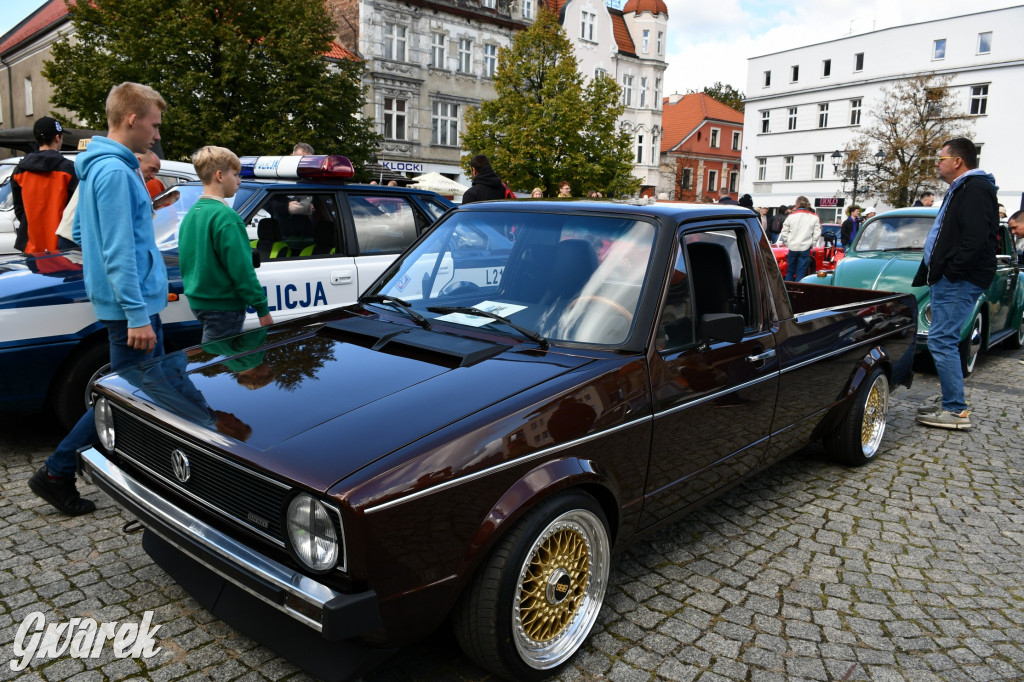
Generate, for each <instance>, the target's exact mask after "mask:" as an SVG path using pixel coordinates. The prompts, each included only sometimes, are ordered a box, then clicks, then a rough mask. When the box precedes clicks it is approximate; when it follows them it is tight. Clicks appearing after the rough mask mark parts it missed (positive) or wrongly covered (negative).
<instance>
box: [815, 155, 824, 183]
mask: <svg viewBox="0 0 1024 682" xmlns="http://www.w3.org/2000/svg"><path fill="white" fill-rule="evenodd" d="M824 177H825V155H824V154H815V155H814V179H815V180H821V179H822V178H824Z"/></svg>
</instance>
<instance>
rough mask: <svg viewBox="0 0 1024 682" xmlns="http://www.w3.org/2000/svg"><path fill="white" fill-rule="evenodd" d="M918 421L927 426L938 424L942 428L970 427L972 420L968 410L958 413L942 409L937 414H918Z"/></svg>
mask: <svg viewBox="0 0 1024 682" xmlns="http://www.w3.org/2000/svg"><path fill="white" fill-rule="evenodd" d="M917 423H918V424H924V425H925V426H937V427H938V428H940V429H969V428H971V420H970V419H968V417H967V410H964V411H963V412H960V413H959V414H957V413H956V412H946V411H945V410H940V411H939V412H937V413H935V414H919V415H917Z"/></svg>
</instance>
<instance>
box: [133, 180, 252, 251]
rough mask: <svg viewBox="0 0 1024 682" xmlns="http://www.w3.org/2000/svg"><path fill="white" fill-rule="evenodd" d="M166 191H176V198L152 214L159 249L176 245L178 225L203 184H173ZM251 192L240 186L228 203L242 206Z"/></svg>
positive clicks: (197, 196)
mask: <svg viewBox="0 0 1024 682" xmlns="http://www.w3.org/2000/svg"><path fill="white" fill-rule="evenodd" d="M168 192H178V195H179V196H178V200H177V201H175V202H174V203H172V204H170V205H168V206H165V207H164V208H161V209H158V210H157V211H156V213H155V214H154V215H153V230H154V232H155V233H156V243H157V246H159V247H160V248H161V249H167V248H173V247H175V246H177V245H178V226H179V225H181V221H182V219H183V218H184V217H185V214H186V213H188V210H189V209H190V208H192V204H194V203H196V200H197V199H199V197H200V196H201V195H202V193H203V186H202V185H199V184H194V185H193V184H183V185H175V186H174V188H173V189H170V190H168ZM252 194H253V190H252V189H249V188H246V187H241V188H239V190H238V193H237V194H236V195H235V196H234V197H232V198H231V199H228V200H227V202H228V205H229V206H235V207H237V206H243V205H244V204H245V202H246V201H247V200H248V199H249V197H250V196H252ZM160 196H163V195H160ZM254 238H255V237H254Z"/></svg>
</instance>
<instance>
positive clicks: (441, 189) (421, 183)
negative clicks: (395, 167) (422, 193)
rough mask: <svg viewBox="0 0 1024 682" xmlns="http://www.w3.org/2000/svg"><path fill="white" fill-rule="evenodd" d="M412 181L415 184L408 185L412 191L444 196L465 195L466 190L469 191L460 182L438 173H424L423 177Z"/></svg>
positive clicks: (420, 176) (417, 177)
mask: <svg viewBox="0 0 1024 682" xmlns="http://www.w3.org/2000/svg"><path fill="white" fill-rule="evenodd" d="M413 180H414V181H415V182H414V183H413V184H411V185H409V187H412V188H413V189H426V190H430V191H431V192H437V193H438V194H444V195H446V196H454V195H456V194H465V192H466V190H468V189H469V188H468V187H466V186H465V185H463V184H462V183H461V182H456V181H455V180H452V179H451V178H449V177H446V176H444V175H441V174H440V173H425V174H424V175H417V176H416V177H414V178H413Z"/></svg>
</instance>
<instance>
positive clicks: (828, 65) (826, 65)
mask: <svg viewBox="0 0 1024 682" xmlns="http://www.w3.org/2000/svg"><path fill="white" fill-rule="evenodd" d="M831 75H832V60H831V59H823V60H822V61H821V77H822V78H828V77H829V76H831Z"/></svg>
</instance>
